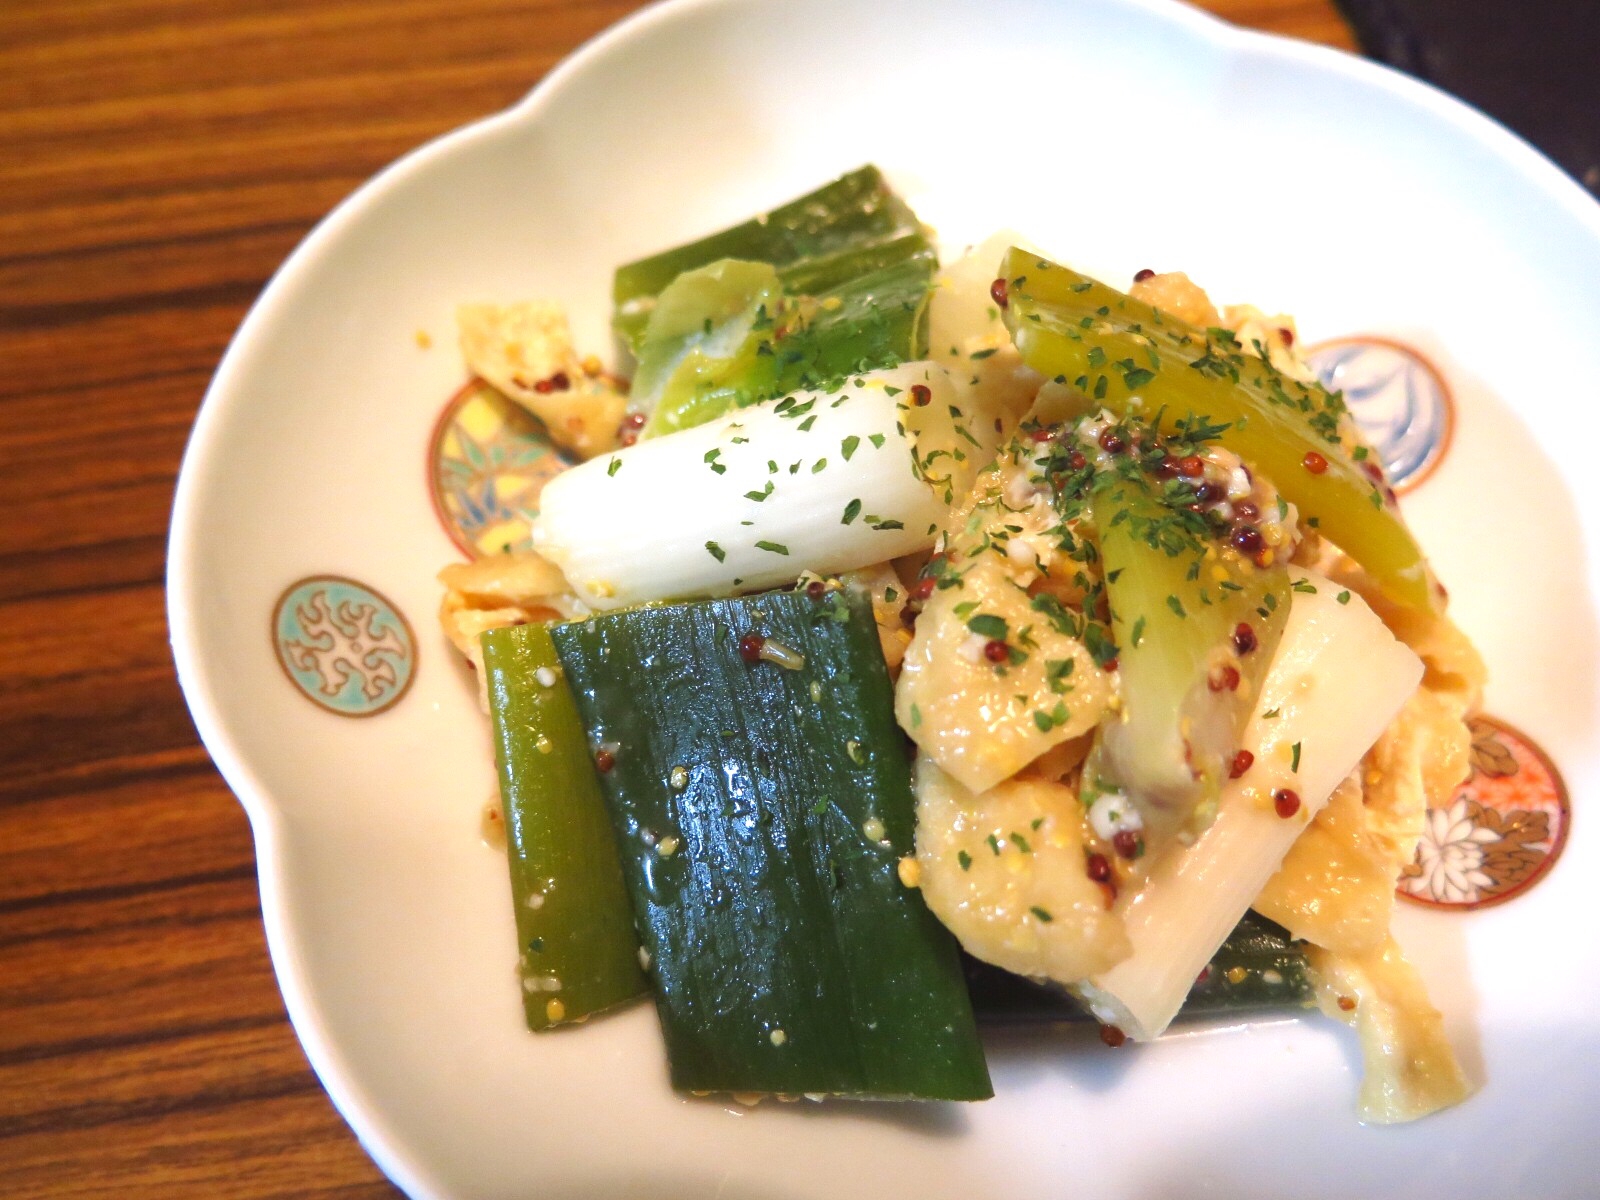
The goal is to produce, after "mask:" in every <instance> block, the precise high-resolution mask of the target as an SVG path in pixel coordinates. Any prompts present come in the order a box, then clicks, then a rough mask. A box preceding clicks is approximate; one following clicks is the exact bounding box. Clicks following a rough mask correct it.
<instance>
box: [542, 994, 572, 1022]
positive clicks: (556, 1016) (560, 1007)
mask: <svg viewBox="0 0 1600 1200" xmlns="http://www.w3.org/2000/svg"><path fill="white" fill-rule="evenodd" d="M544 1015H545V1018H546V1019H547V1020H551V1021H559V1020H562V1019H563V1018H564V1017H565V1016H566V1015H567V1006H566V1005H565V1004H563V1003H561V1001H559V1000H556V999H553V998H552V999H550V1000H546V1001H545V1002H544Z"/></svg>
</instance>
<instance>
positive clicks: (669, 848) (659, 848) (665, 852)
mask: <svg viewBox="0 0 1600 1200" xmlns="http://www.w3.org/2000/svg"><path fill="white" fill-rule="evenodd" d="M682 844H683V843H682V842H680V841H679V840H678V839H677V838H675V837H673V836H672V835H670V834H668V835H667V836H666V837H664V838H662V839H661V840H660V841H659V842H657V843H656V853H657V854H659V855H660V856H661V857H662V858H671V857H672V856H673V855H674V854H676V853H677V852H678V847H679V846H681V845H682Z"/></svg>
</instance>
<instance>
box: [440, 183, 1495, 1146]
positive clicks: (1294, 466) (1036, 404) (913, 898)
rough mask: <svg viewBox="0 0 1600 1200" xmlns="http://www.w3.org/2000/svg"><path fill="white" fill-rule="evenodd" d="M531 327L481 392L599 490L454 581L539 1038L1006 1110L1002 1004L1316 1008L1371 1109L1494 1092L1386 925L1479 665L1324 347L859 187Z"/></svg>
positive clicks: (692, 1071)
mask: <svg viewBox="0 0 1600 1200" xmlns="http://www.w3.org/2000/svg"><path fill="white" fill-rule="evenodd" d="M614 300H615V308H614V319H613V325H614V328H615V331H616V333H617V336H618V339H619V341H620V342H621V343H622V345H623V346H624V347H625V350H626V355H627V356H628V357H629V358H631V368H630V373H631V376H632V379H631V384H624V383H623V382H622V381H621V379H619V378H618V377H617V376H614V375H612V374H609V373H608V372H606V371H604V370H602V369H601V368H600V366H599V364H598V361H597V360H595V359H593V358H587V357H585V356H583V355H580V354H579V352H578V351H577V350H576V349H575V348H574V346H573V344H572V339H571V335H570V332H569V331H568V327H567V324H566V319H565V316H564V314H563V312H562V311H561V309H560V308H559V307H558V306H556V305H554V304H551V303H549V302H544V301H530V302H526V303H519V304H512V305H484V304H474V305H468V306H465V307H463V309H462V310H461V313H460V323H461V333H462V346H463V350H464V352H465V355H466V358H467V361H468V364H469V366H470V367H471V368H472V370H473V371H474V372H475V373H476V374H478V375H479V376H481V377H482V378H483V379H484V380H486V381H487V382H489V383H491V384H492V385H494V386H495V387H496V388H498V389H499V390H501V391H502V392H504V393H505V394H506V395H507V396H508V397H510V398H511V399H512V400H514V401H516V402H517V403H519V404H522V405H524V406H525V407H526V408H527V409H528V410H529V411H530V412H532V413H533V414H534V415H535V416H537V417H538V418H539V419H540V420H542V421H543V422H544V423H545V427H546V428H547V430H548V433H549V436H550V437H551V438H552V439H553V440H555V441H556V442H558V443H560V444H562V445H563V446H564V447H566V448H567V449H568V450H570V451H571V452H572V453H573V454H574V455H575V456H577V457H579V458H581V459H583V461H581V462H580V463H579V465H577V466H574V467H572V468H570V469H568V470H566V471H564V472H562V473H561V474H559V475H557V476H556V477H555V478H554V479H552V480H551V481H550V482H549V483H548V484H547V485H546V487H545V489H544V491H543V493H542V495H541V497H540V508H541V511H540V514H539V516H538V519H537V521H536V522H535V524H534V527H533V546H532V548H531V549H522V550H512V551H508V553H506V554H503V555H499V556H490V557H487V558H483V559H479V560H477V561H474V562H471V563H463V564H457V565H454V566H451V567H447V568H446V569H445V570H444V571H443V572H442V573H441V576H440V578H441V581H442V583H443V584H444V586H445V589H446V595H445V599H444V604H443V608H442V613H441V616H442V620H443V623H444V626H445V630H446V632H447V633H448V634H449V636H450V637H451V639H452V640H453V641H454V643H455V644H456V646H457V647H458V648H459V649H460V650H461V652H462V653H463V654H464V655H465V656H466V658H467V659H468V660H469V661H470V662H471V663H472V664H473V665H474V666H475V667H476V668H477V670H478V672H479V678H480V680H481V683H482V689H481V691H482V696H483V699H484V703H485V705H486V707H487V709H488V711H489V715H490V721H491V726H492V730H493V740H494V744H495V753H496V761H497V765H498V770H499V777H500V785H501V797H502V803H503V809H504V818H505V823H506V829H507V833H508V842H509V846H508V853H509V858H510V863H511V881H512V893H513V902H514V905H515V911H516V916H517V930H518V937H519V942H520V945H519V947H518V953H519V959H518V961H519V966H520V977H521V980H522V986H523V992H524V1002H525V1011H526V1015H527V1020H528V1024H529V1026H530V1028H532V1029H535V1030H543V1029H546V1028H549V1027H551V1026H557V1025H562V1024H566V1023H570V1022H574V1021H581V1020H584V1019H586V1018H587V1017H589V1016H590V1015H592V1014H595V1013H598V1012H601V1011H603V1010H605V1009H608V1008H610V1007H612V1006H615V1005H618V1004H621V1003H623V1002H625V1001H627V1000H630V999H632V998H634V997H636V996H640V995H644V994H649V995H651V996H652V997H653V999H654V1002H655V1005H656V1008H657V1012H658V1014H659V1016H660V1021H661V1027H662V1031H663V1035H664V1039H665V1044H666V1050H667V1055H668V1061H669V1064H670V1069H671V1077H672V1081H673V1084H674V1086H675V1087H677V1088H679V1089H681V1090H684V1091H689V1092H694V1093H707V1092H727V1093H733V1094H735V1095H739V1096H759V1095H775V1096H779V1097H782V1098H792V1097H797V1096H802V1095H805V1096H812V1097H818V1096H824V1095H844V1096H860V1097H875V1098H907V1099H910V1098H915V1099H945V1100H977V1099H982V1098H984V1097H986V1096H988V1095H990V1094H991V1091H992V1089H991V1083H990V1080H989V1076H988V1071H987V1067H986V1065H985V1061H984V1055H983V1049H982V1045H981V1043H980V1040H979V1036H978V1026H979V1023H980V1021H981V1020H982V1019H985V1018H986V1017H993V1018H995V1019H1017V1018H1032V1019H1085V1020H1092V1021H1094V1022H1097V1023H1098V1024H1099V1025H1100V1027H1101V1036H1102V1038H1103V1039H1104V1040H1105V1041H1106V1042H1108V1043H1110V1044H1112V1045H1116V1044H1120V1043H1121V1042H1122V1041H1124V1040H1128V1039H1131V1040H1134V1041H1147V1040H1150V1039H1153V1038H1156V1037H1159V1036H1160V1035H1161V1034H1162V1033H1163V1032H1164V1031H1165V1030H1166V1029H1167V1028H1168V1026H1169V1025H1170V1024H1171V1022H1172V1021H1173V1020H1174V1019H1177V1018H1179V1017H1180V1016H1182V1015H1185V1014H1189V1015H1194V1014H1206V1013H1216V1012H1250V1011H1258V1010H1262V1009H1271V1008H1291V1009H1292V1008H1294V1007H1297V1006H1309V1005H1316V1006H1317V1007H1320V1008H1321V1009H1322V1010H1323V1011H1324V1012H1326V1013H1328V1014H1329V1015H1332V1016H1334V1017H1337V1018H1339V1019H1341V1020H1345V1021H1347V1022H1350V1023H1352V1024H1353V1025H1354V1026H1355V1027H1356V1029H1357V1031H1358V1033H1359V1036H1360V1039H1361V1043H1362V1046H1363V1052H1364V1056H1365V1066H1366V1072H1365V1081H1364V1083H1363V1087H1362V1094H1361V1097H1360V1102H1359V1110H1360V1114H1361V1116H1362V1118H1363V1119H1365V1120H1370V1121H1379V1122H1387V1121H1403V1120H1409V1119H1412V1118H1414V1117H1417V1116H1421V1115H1424V1114H1426V1113H1428V1112H1431V1111H1434V1110H1436V1109H1438V1108H1440V1107H1444V1106H1446V1105H1449V1104H1452V1103H1455V1102H1457V1101H1459V1100H1460V1099H1462V1098H1463V1097H1464V1096H1465V1095H1466V1094H1467V1092H1468V1091H1469V1085H1468V1084H1467V1082H1466V1079H1465V1077H1464V1075H1463V1074H1462V1072H1461V1070H1460V1068H1459V1066H1458V1065H1457V1062H1456V1059H1455V1056H1454V1054H1453V1052H1452V1050H1451V1048H1450V1046H1449V1044H1448V1042H1447V1041H1446V1040H1445V1038H1444V1035H1443V1031H1442V1022H1441V1019H1440V1017H1439V1014H1438V1013H1437V1011H1436V1010H1435V1009H1433V1007H1432V1006H1431V1005H1430V1004H1429V1002H1428V1000H1427V996H1426V992H1425V989H1424V986H1423V983H1422V981H1421V979H1420V978H1419V976H1418V975H1417V973H1416V972H1415V971H1414V970H1413V969H1412V968H1411V967H1410V965H1409V964H1408V963H1407V962H1406V960H1405V958H1404V957H1403V955H1402V953H1401V951H1400V949H1399V947H1398V946H1397V945H1396V944H1395V942H1394V940H1393V938H1392V936H1391V935H1390V931H1389V924H1390V914H1391V910H1392V907H1393V904H1394V886H1395V881H1396V878H1397V876H1398V875H1399V873H1400V871H1401V870H1402V869H1403V867H1404V866H1405V865H1406V864H1407V863H1409V862H1410V861H1411V859H1412V856H1413V853H1414V850H1415V846H1416V842H1417V839H1418V837H1419V836H1420V834H1421V832H1422V829H1423V821H1424V817H1425V813H1426V809H1427V806H1428V800H1429V798H1430V797H1439V796H1441V795H1442V794H1444V793H1447V792H1448V791H1449V790H1450V789H1452V788H1454V787H1455V786H1456V785H1457V784H1458V783H1459V782H1460V781H1461V780H1462V779H1463V778H1464V777H1465V775H1466V773H1467V752H1468V748H1469V736H1468V733H1467V730H1466V726H1465V723H1464V720H1465V717H1466V716H1467V715H1468V714H1470V713H1471V712H1473V711H1474V710H1475V708H1476V705H1477V703H1478V698H1479V693H1480V690H1481V687H1482V683H1483V668H1482V665H1481V662H1480V660H1479V658H1478V656H1477V654H1476V653H1475V651H1474V650H1473V648H1472V647H1471V645H1470V643H1469V642H1468V641H1467V640H1466V639H1465V638H1464V637H1463V636H1462V634H1461V633H1460V632H1459V631H1458V630H1457V629H1456V628H1455V626H1454V625H1453V624H1452V623H1451V622H1450V620H1449V618H1448V616H1447V615H1446V598H1445V593H1444V591H1443V589H1442V588H1441V587H1440V586H1439V584H1438V583H1437V582H1436V581H1435V580H1434V578H1433V576H1432V574H1431V572H1430V570H1429V567H1428V564H1427V560H1426V558H1425V557H1424V554H1423V552H1422V550H1421V548H1420V547H1419V545H1418V543H1417V541H1416V539H1415V538H1414V537H1413V536H1412V534H1411V532H1410V531H1409V529H1408V528H1407V526H1406V524H1405V522H1404V521H1403V519H1402V518H1401V515H1400V512H1399V509H1398V507H1397V505H1396V501H1395V496H1394V493H1393V491H1392V490H1391V489H1390V488H1389V486H1388V484H1387V482H1386V480H1385V477H1384V473H1383V469H1382V465H1381V464H1380V462H1379V461H1378V458H1377V456H1376V454H1375V453H1374V452H1373V451H1372V449H1371V448H1370V447H1369V446H1368V445H1367V444H1366V443H1365V442H1364V441H1363V440H1362V437H1361V433H1360V431H1359V429H1357V428H1356V426H1355V424H1354V422H1353V420H1352V419H1351V417H1350V415H1349V413H1348V412H1347V410H1346V408H1345V406H1344V403H1343V401H1342V400H1341V398H1340V397H1339V396H1338V395H1337V394H1334V393H1329V392H1328V391H1326V390H1325V389H1324V388H1323V387H1322V386H1321V385H1320V384H1319V383H1318V382H1317V380H1316V378H1315V376H1314V375H1313V374H1312V373H1311V372H1310V371H1309V370H1308V369H1307V367H1306V366H1305V364H1304V362H1303V361H1302V360H1301V359H1300V357H1299V356H1298V354H1297V347H1296V338H1295V334H1294V325H1293V323H1292V322H1291V321H1289V320H1288V319H1287V318H1282V317H1270V318H1269V317H1268V316H1266V315H1265V314H1263V313H1261V312H1259V311H1257V310H1255V309H1252V308H1246V307H1239V308H1229V309H1226V310H1223V311H1218V310H1217V309H1216V308H1215V307H1213V305H1212V303H1211V301H1210V300H1209V298H1208V297H1207V296H1206V294H1205V293H1204V292H1203V291H1201V290H1200V288H1198V287H1197V286H1195V285H1194V284H1193V283H1191V282H1190V281H1189V280H1188V279H1187V278H1186V277H1185V276H1183V275H1181V274H1177V273H1167V274H1156V273H1154V272H1152V271H1141V272H1139V273H1138V275H1137V276H1136V277H1135V278H1134V279H1133V281H1132V282H1131V284H1130V286H1129V288H1128V290H1126V291H1119V290H1117V289H1116V288H1113V287H1111V286H1109V285H1107V284H1105V283H1102V282H1100V281H1098V280H1095V279H1092V278H1090V277H1088V276H1085V275H1082V274H1079V273H1078V272H1076V271H1074V270H1073V269H1072V268H1070V267H1069V266H1067V265H1065V264H1064V263H1062V262H1060V261H1058V260H1055V259H1052V258H1050V257H1048V256H1046V255H1044V254H1042V253H1040V252H1038V251H1037V250H1035V249H1033V248H1031V247H1029V246H1027V245H1025V244H1023V243H1022V239H1020V238H1017V237H1014V236H1012V235H1009V234H1002V235H997V236H996V237H995V238H993V239H990V240H989V241H988V242H986V243H984V244H983V245H980V246H978V247H975V248H973V249H970V250H968V251H967V252H966V253H965V254H962V255H959V256H957V257H955V258H954V259H952V260H951V261H948V262H946V263H945V264H944V265H942V266H941V264H940V261H939V259H938V256H937V251H936V248H935V243H934V239H933V236H932V234H931V232H930V231H929V230H927V229H926V228H924V227H923V226H922V225H921V224H920V223H919V222H918V220H917V219H916V216H915V214H914V213H913V212H912V211H911V209H910V208H909V207H908V206H907V205H906V204H905V203H904V202H903V201H902V200H901V199H900V198H899V197H897V196H896V195H895V194H894V193H893V192H892V191H891V190H890V189H889V188H888V186H887V185H886V183H885V181H884V180H883V178H882V176H881V175H880V174H879V173H878V172H877V171H876V170H875V169H873V168H870V167H868V168H863V169H862V170H860V171H857V172H854V173H852V174H850V175H848V176H845V177H844V178H842V179H840V180H837V181H834V182H833V183H831V184H828V185H826V186H825V187H823V188H821V189H820V190H818V191H816V192H814V193H812V194H810V195H808V196H804V197H801V198H799V199H798V200H795V201H793V202H791V203H790V204H788V205H785V206H783V207H781V208H778V209H775V210H773V211H772V212H770V213H767V214H763V215H762V216H760V217H757V218H754V219H752V220H751V221H749V222H746V223H745V224H743V225H739V226H735V227H733V228H731V229H728V230H725V231H723V232H721V233H718V234H714V235H712V236H710V237H708V238H705V239H702V240H701V241H698V242H694V243H691V244H689V245H686V246H682V247H678V248H676V249H673V250H669V251H667V252H665V253H662V254H659V255H656V256H654V257H652V258H648V259H645V260H642V261H640V262H636V263H631V264H628V265H625V266H623V267H621V268H620V269H619V270H618V271H617V273H616V276H615V283H614Z"/></svg>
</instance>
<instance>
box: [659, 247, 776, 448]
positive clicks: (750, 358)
mask: <svg viewBox="0 0 1600 1200" xmlns="http://www.w3.org/2000/svg"><path fill="white" fill-rule="evenodd" d="M782 310H783V285H782V284H781V283H779V282H778V273H777V271H775V270H774V269H773V268H772V266H771V265H770V264H768V263H762V262H741V261H740V260H738V259H735V258H724V259H719V260H718V261H717V262H714V263H712V264H710V265H709V266H705V267H698V268H696V269H695V270H693V271H685V272H684V273H683V274H682V275H679V276H678V277H677V278H676V279H674V280H673V281H672V282H671V283H670V284H668V285H667V287H666V289H665V290H664V291H663V292H662V293H661V296H660V298H659V300H658V301H657V304H656V307H655V309H654V310H653V311H652V312H651V313H650V321H649V324H648V325H647V326H646V327H645V333H644V339H643V340H642V341H641V343H640V345H639V366H638V369H637V370H636V371H635V372H634V376H633V389H632V392H631V393H630V396H629V400H630V403H631V404H632V405H633V407H635V408H637V409H639V410H640V411H641V412H647V413H650V414H651V419H650V423H649V424H648V425H647V426H646V427H645V433H646V434H647V435H650V436H655V435H658V434H662V433H671V432H672V431H674V430H676V429H687V428H688V427H689V426H691V425H699V424H701V423H703V422H705V421H709V420H710V419H712V418H713V417H718V416H721V415H722V414H723V413H724V412H726V411H727V410H728V409H729V408H731V407H733V406H734V405H735V404H736V403H738V402H739V399H740V397H742V396H754V395H763V396H764V395H766V394H768V393H770V392H771V391H772V389H773V387H774V386H775V385H776V383H777V378H778V359H777V356H776V355H775V354H774V353H773V350H772V330H773V328H774V318H775V317H777V316H779V315H780V314H781V313H782Z"/></svg>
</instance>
